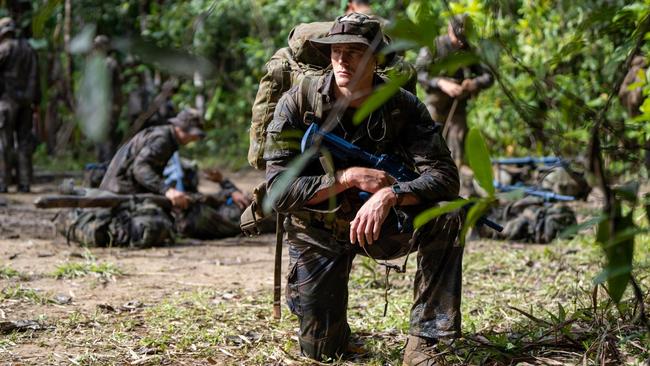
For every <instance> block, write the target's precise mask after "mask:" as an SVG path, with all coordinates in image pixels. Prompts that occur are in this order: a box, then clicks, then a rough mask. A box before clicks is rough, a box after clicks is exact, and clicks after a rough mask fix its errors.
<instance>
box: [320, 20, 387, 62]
mask: <svg viewBox="0 0 650 366" xmlns="http://www.w3.org/2000/svg"><path fill="white" fill-rule="evenodd" d="M310 42H311V43H312V45H314V47H317V48H318V49H320V50H321V51H322V52H323V53H325V54H327V55H329V53H330V47H331V46H332V45H333V44H340V43H357V44H364V45H366V46H368V47H370V48H371V49H372V50H373V52H374V53H376V52H378V51H379V50H381V49H382V48H383V47H384V45H385V43H384V37H383V34H382V32H381V24H380V23H379V21H377V20H376V19H372V18H370V17H369V16H367V15H365V14H361V13H350V14H347V15H343V16H340V17H338V18H336V21H335V22H334V25H332V28H331V29H330V31H329V32H328V33H327V36H325V37H322V38H316V39H311V40H310Z"/></svg>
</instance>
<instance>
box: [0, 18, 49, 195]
mask: <svg viewBox="0 0 650 366" xmlns="http://www.w3.org/2000/svg"><path fill="white" fill-rule="evenodd" d="M0 23H2V24H0V32H3V34H2V35H1V36H0V37H2V40H1V41H0V192H6V190H7V185H8V184H9V183H10V180H11V178H10V177H11V171H12V164H11V162H12V160H13V159H12V153H13V152H14V149H15V148H16V147H17V151H16V153H17V154H16V160H17V163H18V164H17V167H16V173H17V174H16V175H17V178H18V190H19V191H24V192H27V191H29V186H30V183H31V179H32V152H33V150H34V144H35V137H34V136H33V134H32V123H33V122H32V114H33V109H32V107H33V106H34V105H35V104H37V103H38V102H39V100H40V89H39V87H38V81H39V78H38V58H37V55H36V52H35V51H34V50H33V49H32V47H31V46H30V45H29V43H28V42H27V41H26V40H25V39H15V38H14V37H13V31H7V29H10V28H13V22H12V21H11V20H10V19H9V18H3V19H0ZM4 31H6V33H5V32H4Z"/></svg>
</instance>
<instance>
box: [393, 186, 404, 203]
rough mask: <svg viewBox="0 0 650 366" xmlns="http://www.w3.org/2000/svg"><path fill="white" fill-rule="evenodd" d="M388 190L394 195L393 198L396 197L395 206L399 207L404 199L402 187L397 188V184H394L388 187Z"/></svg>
mask: <svg viewBox="0 0 650 366" xmlns="http://www.w3.org/2000/svg"><path fill="white" fill-rule="evenodd" d="M390 190H391V191H393V193H395V197H397V201H396V202H395V206H399V205H400V203H401V202H402V197H404V191H402V187H400V186H399V183H395V184H393V185H392V186H391V187H390Z"/></svg>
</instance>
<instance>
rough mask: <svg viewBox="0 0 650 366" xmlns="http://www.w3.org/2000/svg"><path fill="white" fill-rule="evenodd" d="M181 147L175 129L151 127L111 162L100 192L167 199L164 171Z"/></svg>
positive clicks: (119, 152)
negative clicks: (165, 197)
mask: <svg viewBox="0 0 650 366" xmlns="http://www.w3.org/2000/svg"><path fill="white" fill-rule="evenodd" d="M178 147H179V143H178V140H177V139H176V134H175V133H174V127H173V126H171V125H166V126H155V127H149V128H147V129H145V130H143V131H140V132H139V133H138V134H136V135H135V136H133V138H132V139H131V140H130V141H129V142H127V143H126V144H125V145H123V146H122V147H121V148H120V149H119V150H118V151H117V153H116V154H115V156H114V157H113V160H111V163H110V164H109V165H108V168H107V170H106V175H104V179H103V180H102V183H101V184H100V186H99V189H103V190H106V191H110V192H114V193H123V194H132V193H147V192H149V193H158V194H162V195H164V194H165V192H167V189H169V187H168V186H167V185H166V184H165V179H164V177H163V170H164V169H165V166H166V165H167V162H168V161H169V159H170V158H171V156H172V154H173V153H174V152H175V151H176V150H178Z"/></svg>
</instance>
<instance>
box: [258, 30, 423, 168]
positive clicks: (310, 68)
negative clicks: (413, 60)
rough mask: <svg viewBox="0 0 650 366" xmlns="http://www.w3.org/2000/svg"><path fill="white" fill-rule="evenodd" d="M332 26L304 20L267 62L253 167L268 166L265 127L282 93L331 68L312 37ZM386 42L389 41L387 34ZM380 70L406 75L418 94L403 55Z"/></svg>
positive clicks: (414, 76)
mask: <svg viewBox="0 0 650 366" xmlns="http://www.w3.org/2000/svg"><path fill="white" fill-rule="evenodd" d="M331 27H332V22H315V23H304V24H300V25H298V26H296V27H295V28H294V29H292V30H291V32H290V33H289V40H288V43H289V47H284V48H281V49H279V50H278V51H277V52H276V53H275V54H274V55H273V56H272V57H271V59H270V60H269V61H268V62H267V64H266V73H265V74H264V76H263V77H262V79H261V80H260V85H259V88H258V89H257V96H256V97H255V102H254V103H253V110H252V118H251V127H250V145H249V148H248V162H249V164H250V165H251V166H252V167H254V168H256V169H259V170H264V169H265V168H266V163H265V162H264V145H265V143H266V128H267V126H268V125H269V123H270V122H271V120H272V119H273V112H274V111H275V106H276V105H277V103H278V101H279V100H280V97H281V96H282V94H284V92H286V91H287V90H289V89H291V87H293V86H295V85H298V84H299V83H300V82H301V81H302V79H303V78H304V77H305V76H321V75H324V74H325V72H326V71H327V70H328V69H329V64H330V59H329V55H325V54H323V53H322V52H321V51H319V50H318V49H317V48H315V47H313V46H312V44H311V42H309V40H310V39H314V38H319V37H323V36H325V35H327V33H328V32H329V30H330V28H331ZM386 41H387V42H390V40H389V39H388V38H387V37H386ZM378 71H379V74H380V75H382V76H384V77H385V76H386V75H388V73H389V72H397V73H398V74H400V75H407V77H408V82H407V84H406V85H405V88H406V89H407V90H409V91H411V92H413V93H415V84H416V82H417V74H416V72H415V68H414V67H413V66H412V65H411V64H410V63H408V62H406V61H404V59H403V58H402V57H401V56H396V55H392V56H391V57H387V58H386V60H385V61H384V63H383V65H380V69H379V70H378Z"/></svg>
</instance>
